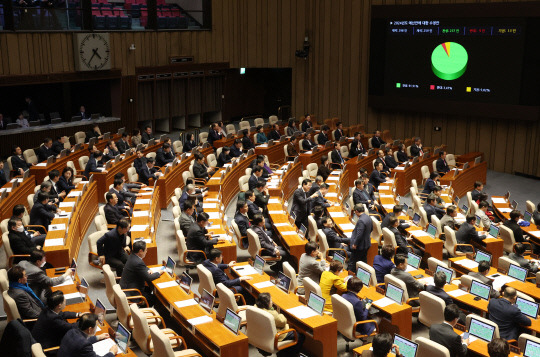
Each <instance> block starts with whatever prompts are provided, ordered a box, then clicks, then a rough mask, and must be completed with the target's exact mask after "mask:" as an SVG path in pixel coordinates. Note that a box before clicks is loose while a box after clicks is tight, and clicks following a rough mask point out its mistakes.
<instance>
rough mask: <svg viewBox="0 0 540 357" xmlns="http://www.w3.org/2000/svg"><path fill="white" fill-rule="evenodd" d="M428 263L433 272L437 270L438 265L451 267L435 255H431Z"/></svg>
mask: <svg viewBox="0 0 540 357" xmlns="http://www.w3.org/2000/svg"><path fill="white" fill-rule="evenodd" d="M427 264H428V269H429V270H431V271H432V272H435V269H437V265H440V266H443V267H445V268H449V266H448V264H446V263H445V262H443V261H442V260H439V259H437V258H434V257H429V258H428V260H427Z"/></svg>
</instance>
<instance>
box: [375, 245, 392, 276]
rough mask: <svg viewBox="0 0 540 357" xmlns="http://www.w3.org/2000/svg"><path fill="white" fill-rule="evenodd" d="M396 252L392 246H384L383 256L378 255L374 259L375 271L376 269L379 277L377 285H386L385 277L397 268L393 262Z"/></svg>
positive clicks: (382, 249)
mask: <svg viewBox="0 0 540 357" xmlns="http://www.w3.org/2000/svg"><path fill="white" fill-rule="evenodd" d="M394 254H395V250H394V247H392V246H391V245H383V247H382V248H381V254H380V255H376V256H375V258H374V259H373V269H375V275H376V276H377V284H382V283H384V276H385V275H386V274H390V273H391V272H392V269H394V268H395V267H396V266H395V265H394V262H392V258H393V257H394Z"/></svg>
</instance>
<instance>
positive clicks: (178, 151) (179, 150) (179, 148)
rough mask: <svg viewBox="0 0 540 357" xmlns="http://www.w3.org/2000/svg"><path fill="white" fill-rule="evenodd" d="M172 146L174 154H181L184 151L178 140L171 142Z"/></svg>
mask: <svg viewBox="0 0 540 357" xmlns="http://www.w3.org/2000/svg"><path fill="white" fill-rule="evenodd" d="M172 146H173V149H174V153H175V154H181V153H182V151H183V150H184V145H183V144H182V142H181V141H180V140H175V141H173V143H172Z"/></svg>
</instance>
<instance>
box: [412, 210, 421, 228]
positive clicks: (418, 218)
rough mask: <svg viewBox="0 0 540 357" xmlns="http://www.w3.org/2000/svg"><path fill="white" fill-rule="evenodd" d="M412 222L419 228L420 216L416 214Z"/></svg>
mask: <svg viewBox="0 0 540 357" xmlns="http://www.w3.org/2000/svg"><path fill="white" fill-rule="evenodd" d="M412 222H413V223H414V224H415V225H416V226H417V225H418V223H420V215H419V214H418V213H415V214H414V216H413V219H412Z"/></svg>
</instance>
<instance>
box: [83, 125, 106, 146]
mask: <svg viewBox="0 0 540 357" xmlns="http://www.w3.org/2000/svg"><path fill="white" fill-rule="evenodd" d="M100 132H101V130H99V125H98V124H94V125H92V127H91V129H90V130H89V131H87V132H86V139H85V142H89V141H90V139H91V138H96V139H101V138H102V137H103V136H101V135H100V134H99V133H100Z"/></svg>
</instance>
